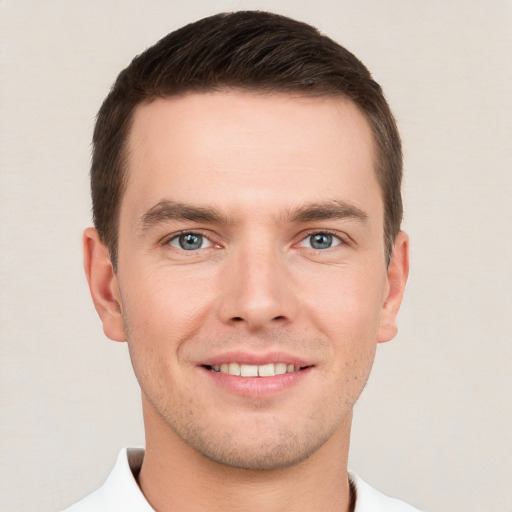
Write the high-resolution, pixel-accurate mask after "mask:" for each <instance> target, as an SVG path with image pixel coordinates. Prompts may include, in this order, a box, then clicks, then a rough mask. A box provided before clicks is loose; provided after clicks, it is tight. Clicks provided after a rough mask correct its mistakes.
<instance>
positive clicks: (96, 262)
mask: <svg viewBox="0 0 512 512" xmlns="http://www.w3.org/2000/svg"><path fill="white" fill-rule="evenodd" d="M83 246H84V268H85V275H86V276H87V282H88V283H89V290H90V292H91V297H92V301H93V302H94V307H95V308H96V311H97V312H98V315H99V316H100V318H101V321H102V323H103V332H104V333H105V334H106V335H107V336H108V337H109V338H110V339H111V340H114V341H126V334H125V332H124V326H123V317H122V314H121V294H120V293H119V285H118V282H117V277H116V274H115V272H114V268H113V266H112V262H111V261H110V254H109V251H108V249H107V247H106V246H105V244H104V243H103V242H102V241H101V239H100V236H99V235H98V232H97V231H96V230H95V229H94V228H87V229H86V230H85V231H84V235H83Z"/></svg>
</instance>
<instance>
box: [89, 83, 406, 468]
mask: <svg viewBox="0 0 512 512" xmlns="http://www.w3.org/2000/svg"><path fill="white" fill-rule="evenodd" d="M374 157H375V152H374V149H373V142H372V135H371V131H370V129H369V126H368V124H367V122H366V121H365V119H364V116H362V115H361V113H360V112H359V111H358V109H357V108H356V107H355V106H354V105H353V104H351V103H349V102H348V101H344V100H342V99H339V98H322V99H319V98H315V99H310V98H303V97H293V96H288V95H254V94H249V93H242V92H215V93H201V94H189V95H186V96H183V97H177V98H170V99H158V100H155V101H153V102H152V103H149V104H146V105H143V106H140V107H138V109H137V111H136V113H135V118H134V123H133V128H132V131H131V134H130V137H129V149H128V182H127V188H126V191H125V195H124V197H123V200H122V203H121V209H120V231H119V267H118V272H117V275H116V276H114V277H113V278H112V280H111V282H110V284H108V285H105V286H104V287H103V288H104V289H107V288H108V290H109V293H111V297H109V300H110V302H111V303H115V304H116V305H117V306H118V307H117V308H116V307H113V308H111V309H112V311H110V312H108V313H105V311H103V309H102V308H103V306H101V305H100V306H98V303H96V306H97V308H98V311H99V312H100V315H101V316H102V319H103V322H104V328H105V332H106V333H107V335H109V336H110V337H111V338H113V339H118V340H124V339H125V338H126V339H127V341H128V345H129V350H130V354H131V358H132V362H133V366H134V369H135V373H136V375H137V378H138V380H139V383H140V385H141V388H142V392H143V399H144V402H145V404H144V410H145V416H146V417H145V419H146V420H147V421H150V420H151V418H150V417H153V418H157V419H158V421H160V423H161V424H162V425H164V426H165V429H166V431H167V433H168V435H169V436H171V437H173V436H174V437H175V438H176V439H179V440H180V441H181V442H185V443H186V444H187V445H188V446H190V447H192V448H193V449H194V450H196V451H197V452H198V453H200V454H202V455H205V456H206V457H208V458H210V459H212V460H214V461H217V462H220V463H222V464H226V465H230V466H235V467H245V468H259V469H261V468H277V467H286V466H289V465H291V464H294V463H297V462H299V461H301V460H305V459H307V458H308V457H310V456H311V455H312V454H314V453H315V452H316V451H317V450H319V449H320V447H322V446H325V445H326V444H327V445H328V443H329V442H331V440H332V439H335V438H337V437H338V438H339V437H340V436H342V437H343V436H344V437H348V433H349V429H350V421H351V412H352V407H353V405H354V403H355V402H356V400H357V398H358V396H359V394H360V393H361V391H362V389H363V387H364V385H365V383H366V380H367V377H368V374H369V372H370V368H371V365H372V362H373V358H374V353H375V349H376V344H377V342H378V341H387V340H388V339H390V338H391V337H393V335H394V332H395V327H394V317H395V315H396V312H397V310H398V307H399V303H400V299H401V296H402V292H403V285H404V284H405V275H406V266H407V265H406V241H405V239H404V238H403V235H400V236H399V237H398V240H397V247H398V248H395V252H396V255H395V257H394V259H393V261H392V262H391V265H390V266H389V268H388V267H387V265H386V259H385V248H384V233H383V225H384V220H383V201H382V197H381V190H380V188H379V185H378V182H377V179H376V177H375V175H374V170H373V169H374V167H375V162H374ZM91 260H94V257H92V258H91ZM86 266H87V265H86ZM92 266H94V263H92ZM92 279H93V280H94V278H92ZM90 282H91V278H90ZM91 289H92V287H91ZM93 296H94V292H93ZM96 302H97V301H96ZM107 309H108V306H107ZM156 423H158V422H156Z"/></svg>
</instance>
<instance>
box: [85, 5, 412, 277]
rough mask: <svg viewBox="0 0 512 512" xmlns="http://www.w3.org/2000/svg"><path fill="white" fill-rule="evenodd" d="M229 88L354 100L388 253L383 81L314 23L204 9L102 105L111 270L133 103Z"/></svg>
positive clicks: (103, 206) (99, 217)
mask: <svg viewBox="0 0 512 512" xmlns="http://www.w3.org/2000/svg"><path fill="white" fill-rule="evenodd" d="M226 88H235V89H243V90H249V91H257V92H263V93H267V92H268V93H272V92H281V93H286V92H290V93H298V94H302V95H304V96H308V97H316V96H318V97H321V96H341V97H345V98H348V99H349V100H351V101H352V102H353V103H354V104H356V105H357V106H358V107H359V109H360V110H361V112H362V113H363V114H364V115H365V117H366V119H367V121H368V122H369V125H370V127H371V129H372V132H373V136H374V140H375V145H376V155H377V162H376V167H377V168H376V170H375V172H376V175H377V179H378V181H379V183H380V186H381V188H382V194H383V200H384V212H385V213H384V215H385V217H384V234H385V246H386V250H387V256H388V260H389V257H390V255H391V251H392V247H393V242H394V239H395V237H396V235H397V233H398V232H399V230H400V224H401V220H402V198H401V192H400V187H401V180H402V150H401V143H400V136H399V134H398V130H397V127H396V124H395V120H394V118H393V115H392V113H391V111H390V109H389V106H388V104H387V102H386V100H385V98H384V95H383V93H382V89H381V87H380V86H379V85H378V84H377V83H376V82H375V81H374V80H373V79H372V76H371V75H370V73H369V71H368V70H367V69H366V67H365V66H364V65H363V64H362V63H361V62H360V61H359V60H358V59H357V58H356V57H355V56H354V55H353V54H352V53H350V52H349V51H348V50H346V49H345V48H343V47H342V46H340V45H339V44H337V43H336V42H334V41H333V40H331V39H329V38H328V37H326V36H325V35H322V34H321V33H320V32H319V31H318V30H317V29H315V28H314V27H312V26H310V25H307V24H305V23H301V22H298V21H295V20H292V19H290V18H287V17H285V16H281V15H277V14H272V13H268V12H262V11H240V12H233V13H223V14H217V15H215V16H210V17H208V18H204V19H201V20H199V21H197V22H195V23H191V24H189V25H186V26H184V27H182V28H180V29H178V30H176V31H174V32H171V33H170V34H168V35H167V36H166V37H164V38H163V39H161V40H160V41H158V42H157V43H156V44H155V45H154V46H152V47H150V48H148V49H147V50H146V51H144V53H142V54H140V55H138V56H137V57H135V58H134V59H133V61H132V62H131V64H130V65H129V66H128V67H127V68H126V69H124V70H123V71H122V72H121V73H120V74H119V76H118V77H117V80H116V81H115V83H114V85H113V86H112V89H111V91H110V93H109V94H108V96H107V97H106V99H105V101H104V102H103V105H102V106H101V109H100V111H99V113H98V117H97V121H96V127H95V130H94V136H93V155H92V166H91V190H92V202H93V218H94V224H95V226H96V229H97V230H98V232H99V235H100V237H101V239H102V240H103V242H104V243H105V244H106V245H107V247H108V249H109V252H110V256H111V259H112V262H113V264H114V268H116V264H117V239H118V224H119V209H120V203H121V199H122V195H123V191H124V187H125V184H126V180H127V176H126V172H125V170H124V168H125V161H124V160H125V158H126V153H127V152H126V144H127V139H128V135H129V130H130V126H131V121H132V119H133V113H134V110H135V108H136V107H137V105H139V104H141V103H145V102H149V101H151V100H153V99H155V98H162V97H168V96H174V95H178V94H182V93H185V92H194V91H195V92H206V91H214V90H222V89H226Z"/></svg>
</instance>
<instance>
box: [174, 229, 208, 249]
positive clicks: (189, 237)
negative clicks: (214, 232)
mask: <svg viewBox="0 0 512 512" xmlns="http://www.w3.org/2000/svg"><path fill="white" fill-rule="evenodd" d="M168 244H169V245H171V246H172V247H176V248H177V249H183V250H184V251H196V250H198V249H205V248H207V247H212V245H213V243H212V242H211V241H210V240H208V238H206V237H205V236H204V235H201V234H200V233H181V235H176V236H174V237H173V238H171V239H170V240H169V242H168Z"/></svg>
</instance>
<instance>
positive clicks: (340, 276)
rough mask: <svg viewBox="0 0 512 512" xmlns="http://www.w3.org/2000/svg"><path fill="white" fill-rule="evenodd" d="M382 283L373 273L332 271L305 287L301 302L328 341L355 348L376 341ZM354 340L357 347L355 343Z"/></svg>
mask: <svg viewBox="0 0 512 512" xmlns="http://www.w3.org/2000/svg"><path fill="white" fill-rule="evenodd" d="M384 286H385V279H384V278H383V276H381V275H378V274H377V273H374V274H373V275H369V274H368V273H366V272H364V271H359V272H358V271H354V270H353V269H346V268H333V269H331V270H330V272H327V273H325V275H324V276H323V278H322V279H321V280H320V279H316V280H315V286H314V287H307V288H306V290H307V291H305V292H304V295H303V297H304V299H305V301H306V302H307V304H306V307H307V309H308V310H309V311H310V312H312V314H313V316H314V321H315V323H316V324H317V326H318V327H319V328H320V329H321V330H323V331H325V334H326V335H328V337H329V338H331V339H340V338H342V339H343V340H345V342H346V344H347V345H348V346H352V345H354V344H355V345H359V344H360V343H361V342H363V341H364V339H365V338H366V339H367V340H368V342H370V343H373V342H375V341H376V334H377V332H378V327H379V319H380V312H381V309H382V297H383V293H384ZM356 340H357V341H358V343H356Z"/></svg>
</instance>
